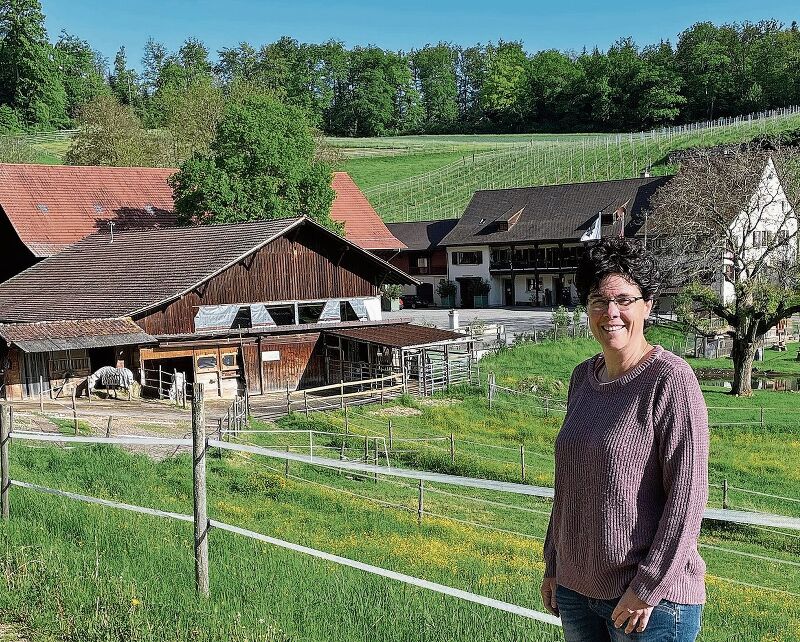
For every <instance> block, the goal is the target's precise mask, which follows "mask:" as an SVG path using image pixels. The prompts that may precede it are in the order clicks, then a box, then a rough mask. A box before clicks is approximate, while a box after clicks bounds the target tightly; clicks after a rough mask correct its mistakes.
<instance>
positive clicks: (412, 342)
mask: <svg viewBox="0 0 800 642" xmlns="http://www.w3.org/2000/svg"><path fill="white" fill-rule="evenodd" d="M325 332H326V333H327V334H332V335H334V336H338V337H343V338H345V339H354V340H356V341H365V342H367V343H374V344H377V345H382V346H391V347H393V348H409V347H411V346H423V345H429V344H431V343H438V342H440V341H454V340H456V339H464V338H465V335H463V334H459V333H458V332H452V331H450V330H442V329H440V328H430V327H428V326H425V325H414V324H413V323H398V324H396V325H374V326H367V327H362V328H341V329H334V330H325Z"/></svg>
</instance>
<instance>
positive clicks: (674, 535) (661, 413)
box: [630, 367, 708, 606]
mask: <svg viewBox="0 0 800 642" xmlns="http://www.w3.org/2000/svg"><path fill="white" fill-rule="evenodd" d="M656 395H657V396H656V398H655V399H654V406H655V413H654V417H653V422H654V430H655V433H656V439H657V440H658V454H659V461H660V464H661V471H662V483H663V487H664V495H665V498H666V499H665V504H664V510H663V513H662V515H661V518H660V520H659V522H658V529H657V531H656V534H655V538H654V539H653V543H652V545H651V546H650V550H649V552H648V554H647V555H646V556H645V558H644V559H643V560H642V562H641V563H640V564H639V569H638V571H637V574H636V576H635V577H634V579H633V581H632V582H631V584H630V588H631V590H632V591H633V592H634V593H636V595H638V596H639V597H640V598H641V599H642V600H644V601H645V602H646V603H647V604H649V605H650V606H655V605H657V604H658V603H659V602H660V601H661V600H662V599H664V596H665V595H666V594H667V592H668V591H669V589H670V588H671V586H672V585H673V584H674V581H675V579H676V577H677V576H678V575H679V574H680V573H681V572H682V571H683V570H684V569H685V568H686V563H687V560H688V556H689V554H690V553H691V551H692V550H695V549H696V547H697V539H698V536H699V534H700V523H701V522H702V519H703V511H704V509H705V506H706V502H707V501H708V411H707V410H706V405H705V400H704V399H703V395H702V393H701V392H700V386H699V384H698V383H697V379H696V377H695V376H694V373H693V372H692V371H691V369H689V368H688V367H686V368H678V369H676V370H674V371H672V372H671V373H670V374H669V375H667V376H666V377H665V379H664V380H663V387H660V389H657V390H656Z"/></svg>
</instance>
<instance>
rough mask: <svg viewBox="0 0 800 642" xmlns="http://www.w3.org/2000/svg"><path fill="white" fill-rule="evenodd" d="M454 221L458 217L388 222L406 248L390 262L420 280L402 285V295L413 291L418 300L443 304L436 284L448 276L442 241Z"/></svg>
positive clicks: (453, 225)
mask: <svg viewBox="0 0 800 642" xmlns="http://www.w3.org/2000/svg"><path fill="white" fill-rule="evenodd" d="M456 223H458V219H455V218H449V219H444V220H441V221H410V222H407V223H388V227H389V230H390V231H391V232H392V234H393V235H394V236H396V237H397V238H398V239H400V240H401V241H402V242H403V243H404V244H405V245H406V248H407V249H403V250H401V251H400V252H398V254H397V255H396V256H394V257H392V258H391V263H392V265H396V266H397V267H399V268H400V269H401V270H403V271H404V272H407V273H408V274H410V275H411V276H413V277H414V278H415V279H417V280H418V281H419V284H418V285H411V286H409V285H407V286H405V292H404V294H415V295H416V296H417V297H419V299H420V300H421V301H427V302H429V303H433V304H436V305H441V304H442V298H441V297H440V296H439V294H438V293H437V292H436V286H437V285H438V284H439V281H441V280H442V279H447V250H446V249H445V248H444V246H443V245H441V241H442V239H443V238H444V237H445V236H446V235H447V234H448V233H449V232H450V230H452V229H453V228H454V227H455V225H456Z"/></svg>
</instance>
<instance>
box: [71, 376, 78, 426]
mask: <svg viewBox="0 0 800 642" xmlns="http://www.w3.org/2000/svg"><path fill="white" fill-rule="evenodd" d="M72 427H73V428H74V429H75V434H76V435H77V434H78V408H77V406H76V404H75V387H74V386H73V387H72Z"/></svg>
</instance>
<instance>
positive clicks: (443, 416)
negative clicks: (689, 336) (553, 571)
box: [0, 339, 800, 642]
mask: <svg viewBox="0 0 800 642" xmlns="http://www.w3.org/2000/svg"><path fill="white" fill-rule="evenodd" d="M597 349H598V346H597V344H596V343H595V342H594V341H593V340H591V339H582V340H573V341H570V340H564V341H559V342H549V343H540V344H530V343H525V344H521V345H519V346H516V347H514V348H511V349H509V350H506V351H504V352H502V353H500V354H498V355H496V356H492V357H487V358H486V359H484V360H482V361H481V368H482V373H483V375H484V377H485V375H486V373H487V372H488V371H489V369H491V370H492V371H493V372H494V373H495V374H496V376H497V379H498V383H499V384H501V385H508V386H510V387H518V388H525V389H526V390H530V387H531V386H536V387H537V393H544V392H546V393H547V394H548V395H554V396H557V397H561V398H563V396H564V395H565V392H566V391H565V385H564V384H565V382H566V381H567V380H568V379H567V378H568V376H569V373H570V372H571V370H572V368H573V367H574V365H576V364H577V363H579V362H580V361H581V360H583V359H585V358H587V357H588V356H591V355H592V354H595V353H596V352H597ZM704 394H705V395H706V399H707V401H708V403H709V405H710V406H711V407H712V412H711V415H712V421H714V420H715V419H716V420H717V421H720V420H722V419H725V418H726V417H729V416H730V415H731V414H732V413H733V414H735V413H736V412H737V411H736V410H730V408H740V409H741V412H750V413H752V412H753V411H754V409H756V410H755V412H758V408H759V407H760V406H762V405H766V404H769V407H770V408H775V409H776V410H775V411H774V412H773V411H770V412H768V413H767V414H766V421H765V425H764V426H763V427H761V426H760V425H749V426H742V425H736V426H717V427H714V428H712V432H711V461H710V472H711V482H712V484H718V483H720V482H721V480H722V479H723V478H726V479H728V481H729V483H730V484H731V486H732V490H731V494H730V502H731V504H732V506H733V507H736V508H746V509H750V510H760V511H767V512H778V513H782V514H786V515H795V516H800V504H798V503H792V502H789V501H787V500H781V499H779V498H774V497H764V496H760V495H752V494H747V493H744V492H741V491H739V490H736V489H739V488H741V489H745V490H752V491H757V492H765V493H771V494H774V495H780V496H784V497H795V498H798V492H797V489H798V488H800V428H799V427H798V422H796V421H794V419H793V417H794V416H796V415H792V411H794V412H796V411H797V402H796V399H797V398H796V397H795V396H794V395H791V394H788V393H775V392H756V394H755V395H754V397H753V398H752V399H751V400H746V399H735V398H732V397H730V396H727V395H723V394H722V393H721V391H719V390H718V389H717V390H706V391H704ZM717 406H725V407H727V408H729V410H721V411H720V410H715V408H716V407H717ZM550 408H551V410H550V411H545V409H544V407H543V406H542V404H541V401H540V400H538V399H537V398H535V397H529V396H519V395H514V394H503V393H498V395H497V396H496V398H495V400H494V401H493V403H492V408H491V409H490V408H489V405H488V400H487V398H486V394H485V390H480V389H469V388H460V389H457V390H453V391H451V394H450V395H449V396H447V397H440V398H434V399H421V400H420V399H412V398H410V397H405V398H401V399H399V400H396V401H394V402H392V403H391V404H387V405H386V406H380V405H378V404H374V405H370V406H361V407H352V408H350V409H349V411H348V416H347V432H348V435H349V436H348V437H347V438H345V437H344V433H345V424H344V422H345V417H344V415H343V413H341V412H333V413H312V414H311V416H310V417H309V418H306V417H304V416H303V415H302V414H300V413H294V414H293V415H291V416H289V417H286V418H284V419H282V420H280V421H279V422H278V424H279V425H278V427H279V428H281V429H295V430H296V429H315V430H319V431H324V432H327V433H334V434H329V435H327V436H324V435H319V436H318V437H317V438H316V439H315V444H314V449H315V450H314V452H315V454H317V455H320V456H321V455H328V456H332V457H334V458H336V457H338V454H339V453H340V452H341V451H340V448H341V445H342V444H343V443H344V444H345V445H346V446H347V447H348V449H347V450H346V451H345V452H346V454H347V456H348V457H351V458H358V457H359V456H360V453H362V452H363V437H361V436H359V435H367V436H368V440H369V441H370V442H372V440H373V439H375V438H376V437H382V438H384V439H387V440H388V423H389V420H391V421H392V436H393V439H394V444H393V453H392V456H393V463H395V464H397V465H400V466H414V467H416V468H424V469H428V470H434V471H440V472H446V473H455V474H462V475H468V476H473V477H484V478H493V479H506V480H510V481H519V480H520V475H521V468H520V460H519V446H520V444H524V446H525V451H526V469H527V470H526V473H527V474H526V481H527V482H528V483H533V484H537V485H545V486H549V485H552V479H553V464H552V456H553V442H554V440H555V437H556V435H557V433H558V430H559V427H560V424H561V417H560V415H559V413H558V412H557V410H555V409H554V408H553V406H552V405H550ZM715 413H716V414H715ZM70 427H71V426H62V430H63V431H65V432H68V431H69V429H70ZM254 427H256V428H262V429H263V428H273V427H274V426H273V425H272V424H260V423H254ZM450 434H452V435H453V439H454V445H455V461H454V462H453V461H451V459H450V451H449V436H450ZM419 438H441V439H440V440H438V441H429V442H414V441H403V440H404V439H419ZM250 439H251V440H252V441H253V442H256V443H262V444H266V445H271V446H276V447H278V446H279V447H281V448H285V447H286V446H287V445H289V444H292V449H293V451H295V452H308V450H307V446H305V448H304V445H307V443H308V441H307V439H308V438H307V436H305V435H299V436H297V437H289V436H287V435H280V436H274V435H261V434H259V435H253V436H250ZM22 444H23V442H20V441H15V442H14V443H13V446H12V449H11V455H12V477H13V478H15V479H21V480H25V481H31V482H35V483H41V484H43V485H48V486H54V487H58V488H62V489H65V490H72V491H75V492H80V493H84V494H88V495H94V496H99V497H104V498H109V499H115V500H119V501H125V502H128V503H133V504H139V505H143V506H152V507H157V508H161V509H165V510H171V511H176V512H183V513H191V496H192V489H191V478H190V470H191V462H190V459H189V458H188V456H186V455H180V456H178V457H175V458H171V459H166V460H164V461H160V462H154V461H151V460H149V459H147V458H145V457H144V456H136V455H131V454H127V453H124V452H122V451H121V450H118V449H115V448H111V447H103V446H94V447H78V448H74V449H71V450H62V449H57V448H41V449H40V448H36V449H34V448H30V447H25V446H23V445H22ZM371 447H372V446H370V448H371ZM369 459H370V460H371V459H372V453H370V456H369ZM425 488H426V495H425V510H426V515H425V517H424V519H423V522H422V525H421V526H419V525H418V524H417V521H416V514H415V511H416V507H417V505H416V498H417V487H416V485H415V484H413V483H408V482H399V481H397V480H394V481H393V480H392V479H391V478H381V479H379V480H377V481H374V480H372V479H359V478H357V477H355V478H353V477H352V476H350V475H338V474H337V473H336V472H334V471H325V470H324V469H319V468H312V467H309V466H305V465H301V464H296V463H293V464H292V465H291V469H290V471H289V477H288V478H284V468H283V465H282V463H280V462H274V461H270V460H263V459H260V458H259V459H253V458H251V457H249V456H244V455H240V454H226V455H225V456H223V457H221V458H219V459H217V458H216V457H215V456H212V457H211V458H210V459H209V511H210V516H211V517H212V518H214V519H218V520H221V521H224V522H227V523H230V524H234V525H237V526H242V527H245V528H250V529H252V530H255V531H258V532H262V533H265V534H269V535H272V536H275V537H278V538H282V539H285V540H287V541H291V542H296V543H300V544H304V545H307V546H311V547H314V548H317V549H319V550H324V551H328V552H331V553H334V554H338V555H342V556H344V557H348V558H351V559H356V560H359V561H362V562H366V563H370V564H374V565H377V566H381V567H383V568H388V569H391V570H396V571H399V572H403V573H407V574H410V575H415V576H418V577H423V578H425V579H428V580H431V581H435V582H440V583H443V584H448V585H451V586H455V587H458V588H463V589H466V590H469V591H473V592H476V593H480V594H482V595H487V596H491V597H495V598H498V599H502V600H505V601H509V602H513V603H516V604H520V605H522V606H527V607H532V608H535V609H541V605H540V602H539V597H538V586H539V583H540V580H541V574H542V570H543V561H542V548H541V547H542V538H543V537H544V534H545V531H546V526H547V520H548V511H549V503H548V502H546V501H543V500H539V499H537V498H528V497H523V496H512V495H507V494H501V493H495V492H488V491H473V490H469V489H464V488H458V487H452V486H443V485H437V484H426V486H425ZM11 494H12V519H11V520H10V521H9V522H8V523H5V524H0V533H2V537H3V541H4V542H5V544H6V546H5V547H4V550H0V567H2V580H0V582H5V586H4V588H6V589H7V590H0V614H2V615H0V621H3V620H5V621H6V622H13V623H19V624H22V625H24V626H25V627H26V629H28V630H29V631H33V632H35V636H33V639H34V640H55V639H59V640H69V641H73V640H74V641H76V642H77V641H78V640H80V641H81V642H83V641H89V642H95V641H97V642H99V641H100V640H111V639H122V638H124V639H129V640H133V641H138V640H176V641H177V640H220V641H222V640H237V641H239V640H240V641H245V640H260V641H265V640H270V641H271V640H276V641H278V640H280V641H284V640H309V641H311V640H313V641H317V640H319V641H323V640H370V641H372V640H381V641H382V640H386V641H395V640H396V641H398V642H399V641H400V640H404V641H405V640H469V641H470V642H473V641H474V640H476V639H480V640H489V641H495V640H497V641H499V640H503V641H506V640H508V641H511V640H520V639H526V640H560V639H561V636H560V632H559V631H558V630H556V629H554V628H553V627H551V626H549V625H545V624H541V623H536V622H530V621H526V620H523V619H522V618H519V617H515V616H511V615H504V614H501V613H498V612H495V611H491V610H489V609H487V608H483V607H479V606H475V605H469V604H467V603H464V602H461V601H458V600H455V599H452V598H446V597H442V596H438V595H435V594H432V593H429V592H426V591H423V590H421V589H412V588H409V587H405V586H403V585H400V584H397V583H394V582H391V581H389V580H385V579H382V578H378V577H375V576H370V575H366V574H364V573H362V572H359V571H355V570H351V569H346V568H340V567H337V566H334V565H333V564H330V563H326V562H321V561H316V560H313V559H309V558H305V557H303V556H301V555H300V554H296V553H291V552H288V551H285V550H282V549H278V548H275V547H269V546H266V545H262V544H258V543H253V542H251V541H249V540H244V539H241V538H237V537H236V536H233V535H231V534H228V533H223V532H219V531H213V532H212V533H211V536H210V559H211V592H212V597H211V598H210V599H209V600H199V599H197V598H196V597H195V595H194V592H193V569H192V550H191V538H192V535H191V525H190V524H183V523H176V522H167V521H164V520H161V519H159V518H151V517H145V516H140V515H132V514H128V513H122V512H119V511H113V510H111V509H104V508H100V507H94V506H87V505H85V504H81V503H76V502H74V501H70V500H66V499H62V498H56V497H51V496H44V495H41V494H36V493H34V492H33V491H30V490H26V489H19V488H13V489H12V491H11ZM720 501H721V495H720V489H719V488H718V487H717V486H716V485H714V486H712V488H711V501H710V505H711V506H719V505H720ZM498 529H502V530H498ZM701 553H702V555H703V557H704V559H705V560H706V562H707V564H708V574H709V575H708V578H707V584H708V604H707V607H706V609H705V611H704V629H703V632H702V633H701V637H700V638H699V639H700V640H703V641H714V642H717V641H719V642H723V641H724V642H728V641H729V640H741V641H742V642H744V641H749V640H769V641H771V642H775V641H779V642H787V641H791V640H793V641H798V640H800V633H798V631H800V599H798V595H800V574H798V573H796V572H795V571H796V564H797V562H798V561H800V539H798V537H797V534H796V533H793V534H792V533H790V534H786V535H783V534H780V533H778V532H776V531H771V530H763V529H757V528H751V527H744V526H741V527H740V526H732V525H724V524H716V523H713V522H706V523H704V526H703V530H702V533H701ZM737 553H738V554H737ZM741 553H745V554H749V555H754V556H760V557H755V558H753V557H746V556H742V555H740V554H741ZM764 558H768V559H764ZM781 560H783V561H785V562H788V564H786V563H782V562H781ZM792 564H794V566H792ZM731 580H734V581H735V582H740V583H744V584H736V583H735V582H732V581H731ZM748 584H749V585H754V586H748ZM758 586H761V587H766V588H758ZM770 589H771V590H770ZM781 591H784V592H783V593H782V592H781ZM786 591H788V592H789V593H785V592H786ZM791 594H794V595H791Z"/></svg>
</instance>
